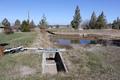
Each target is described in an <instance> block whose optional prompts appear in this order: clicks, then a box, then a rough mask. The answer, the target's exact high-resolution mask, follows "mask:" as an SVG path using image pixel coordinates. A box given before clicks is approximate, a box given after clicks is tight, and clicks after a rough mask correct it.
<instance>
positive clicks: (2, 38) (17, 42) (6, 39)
mask: <svg viewBox="0 0 120 80" xmlns="http://www.w3.org/2000/svg"><path fill="white" fill-rule="evenodd" d="M36 35H37V34H36V33H35V32H26V33H14V34H10V35H6V34H0V43H8V44H9V45H8V46H7V47H17V46H28V45H30V44H31V43H32V42H33V40H34V39H35V37H36Z"/></svg>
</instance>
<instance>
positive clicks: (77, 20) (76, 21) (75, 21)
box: [71, 6, 81, 29]
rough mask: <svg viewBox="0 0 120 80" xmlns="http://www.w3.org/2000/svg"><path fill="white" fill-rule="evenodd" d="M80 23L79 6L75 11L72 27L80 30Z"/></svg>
mask: <svg viewBox="0 0 120 80" xmlns="http://www.w3.org/2000/svg"><path fill="white" fill-rule="evenodd" d="M80 23H81V16H80V9H79V6H77V7H76V9H75V14H74V16H73V20H72V21H71V26H72V28H74V29H78V27H79V25H80Z"/></svg>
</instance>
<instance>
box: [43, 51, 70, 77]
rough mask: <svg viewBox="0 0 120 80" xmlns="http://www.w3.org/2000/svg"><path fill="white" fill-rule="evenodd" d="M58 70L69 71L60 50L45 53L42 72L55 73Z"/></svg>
mask: <svg viewBox="0 0 120 80" xmlns="http://www.w3.org/2000/svg"><path fill="white" fill-rule="evenodd" d="M58 72H68V70H67V68H66V65H65V64H64V61H63V58H62V55H61V54H60V52H47V53H43V59H42V73H43V74H53V75H54V74H57V73H58Z"/></svg>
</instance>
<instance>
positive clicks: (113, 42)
mask: <svg viewBox="0 0 120 80" xmlns="http://www.w3.org/2000/svg"><path fill="white" fill-rule="evenodd" d="M55 42H56V43H57V44H58V45H61V46H70V45H71V44H77V45H78V44H80V45H87V44H101V45H103V46H108V45H109V46H118V47H120V40H85V39H81V40H71V39H56V40H55Z"/></svg>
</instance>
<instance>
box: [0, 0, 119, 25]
mask: <svg viewBox="0 0 120 80" xmlns="http://www.w3.org/2000/svg"><path fill="white" fill-rule="evenodd" d="M76 5H79V7H80V11H81V17H82V20H83V21H85V20H89V19H90V17H91V14H92V12H93V11H95V12H96V14H97V15H99V14H100V13H101V12H102V11H104V13H105V15H106V18H107V21H108V22H112V21H113V20H114V19H116V18H117V17H120V10H119V7H120V0H0V21H2V20H3V19H4V18H5V17H6V18H7V19H8V20H9V21H10V22H11V23H13V22H14V21H15V20H16V19H20V20H24V19H27V13H28V11H29V12H30V19H33V20H34V21H35V23H38V22H39V21H40V20H41V17H42V15H43V14H45V15H46V17H47V21H48V23H49V24H69V23H70V21H71V20H72V18H73V15H74V10H75V8H76Z"/></svg>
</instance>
